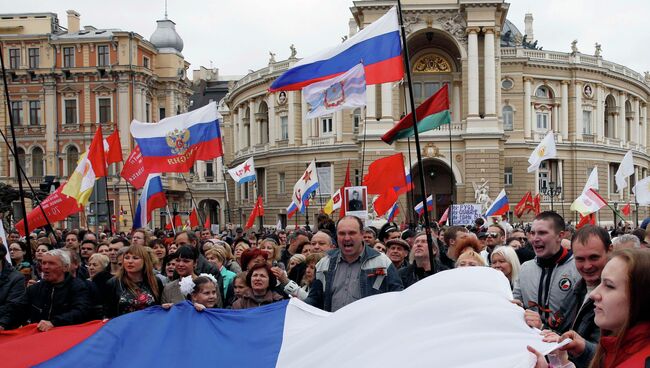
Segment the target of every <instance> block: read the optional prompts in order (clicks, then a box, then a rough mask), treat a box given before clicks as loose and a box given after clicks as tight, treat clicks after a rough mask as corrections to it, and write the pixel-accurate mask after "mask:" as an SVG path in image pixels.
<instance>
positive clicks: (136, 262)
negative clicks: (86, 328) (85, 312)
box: [104, 245, 163, 318]
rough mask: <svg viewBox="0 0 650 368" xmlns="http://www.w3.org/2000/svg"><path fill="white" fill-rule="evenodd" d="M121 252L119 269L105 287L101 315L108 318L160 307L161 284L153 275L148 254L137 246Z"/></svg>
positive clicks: (144, 248)
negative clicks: (154, 306) (105, 292)
mask: <svg viewBox="0 0 650 368" xmlns="http://www.w3.org/2000/svg"><path fill="white" fill-rule="evenodd" d="M122 249H126V251H124V254H123V255H122V256H121V257H120V255H118V259H121V262H122V267H121V268H120V269H119V270H118V271H117V274H116V275H115V277H113V278H112V279H110V280H109V281H108V283H107V285H106V288H107V295H106V299H105V304H104V314H105V315H106V317H108V318H113V317H117V316H121V315H123V314H126V313H130V312H135V311H139V310H142V309H145V308H147V307H150V306H152V305H159V304H160V298H161V294H162V289H163V285H162V281H160V279H158V278H157V277H156V275H155V274H154V272H153V261H152V259H151V256H150V255H149V251H147V249H146V247H143V246H139V245H132V246H130V247H125V248H122ZM122 249H120V251H121V250H122Z"/></svg>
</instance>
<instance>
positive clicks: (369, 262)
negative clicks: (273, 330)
mask: <svg viewBox="0 0 650 368" xmlns="http://www.w3.org/2000/svg"><path fill="white" fill-rule="evenodd" d="M340 259H341V251H340V250H339V249H333V250H330V251H328V252H327V254H326V256H325V257H323V259H321V260H320V261H319V262H318V264H316V276H315V278H314V281H313V282H312V284H311V287H310V289H309V295H308V296H307V298H306V299H305V302H306V303H307V304H311V305H313V306H315V307H317V308H320V309H323V310H326V311H328V312H330V311H331V310H332V293H333V292H332V284H333V282H334V276H335V275H336V270H337V268H338V267H337V266H338V263H339V261H340ZM360 262H361V273H362V274H361V275H360V277H359V280H360V282H361V285H360V287H359V290H360V291H361V297H362V298H365V297H367V296H370V295H375V294H381V293H385V292H389V291H401V290H403V289H404V287H403V286H402V281H401V279H400V277H399V273H398V272H397V269H396V268H395V266H393V264H392V262H391V260H390V259H389V258H388V257H387V256H386V255H385V254H383V253H379V252H377V251H376V250H374V249H372V248H371V247H369V246H367V245H366V246H365V250H364V252H363V254H362V255H361V259H360Z"/></svg>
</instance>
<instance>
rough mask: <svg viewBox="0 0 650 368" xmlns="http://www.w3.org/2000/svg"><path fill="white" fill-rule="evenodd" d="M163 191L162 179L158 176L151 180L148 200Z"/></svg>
mask: <svg viewBox="0 0 650 368" xmlns="http://www.w3.org/2000/svg"><path fill="white" fill-rule="evenodd" d="M162 191H163V186H162V179H161V178H160V176H156V177H154V178H152V179H151V180H149V187H148V188H147V200H149V199H150V198H151V197H153V195H154V194H156V193H161V192H162Z"/></svg>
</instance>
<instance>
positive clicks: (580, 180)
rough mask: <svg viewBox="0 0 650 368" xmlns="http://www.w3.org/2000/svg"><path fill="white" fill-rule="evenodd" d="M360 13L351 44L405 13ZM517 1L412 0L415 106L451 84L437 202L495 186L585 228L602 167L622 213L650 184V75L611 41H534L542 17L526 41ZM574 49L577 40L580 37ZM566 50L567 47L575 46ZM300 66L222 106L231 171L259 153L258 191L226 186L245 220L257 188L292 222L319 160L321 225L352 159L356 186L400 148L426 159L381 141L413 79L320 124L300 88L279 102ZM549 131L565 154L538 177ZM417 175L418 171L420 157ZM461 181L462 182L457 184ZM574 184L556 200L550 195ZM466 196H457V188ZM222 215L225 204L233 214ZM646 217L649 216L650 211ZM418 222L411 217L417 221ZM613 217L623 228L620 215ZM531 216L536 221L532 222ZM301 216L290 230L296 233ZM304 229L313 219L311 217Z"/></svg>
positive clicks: (430, 190) (263, 77)
mask: <svg viewBox="0 0 650 368" xmlns="http://www.w3.org/2000/svg"><path fill="white" fill-rule="evenodd" d="M353 4H354V6H353V7H352V8H351V12H352V16H353V18H352V19H351V20H350V36H351V35H353V34H354V33H355V32H356V31H357V29H359V28H363V27H365V26H367V25H368V24H370V23H372V22H373V21H375V20H377V19H378V18H379V17H381V16H382V15H383V14H385V13H386V11H388V9H389V8H390V7H391V6H393V4H392V3H391V4H387V3H386V2H383V1H375V0H357V1H354V2H353ZM508 7H509V4H508V3H506V2H504V1H490V2H485V1H471V0H467V1H461V2H457V1H449V0H404V1H403V14H404V17H405V26H406V32H407V44H408V52H409V54H410V60H411V65H410V66H409V67H410V68H411V71H412V75H413V88H414V91H413V92H414V98H415V100H416V101H415V102H416V103H420V102H422V101H423V100H424V99H426V98H427V97H429V96H431V95H432V94H433V93H435V92H436V91H437V90H438V89H439V88H440V87H441V86H443V85H444V84H448V85H449V91H450V105H451V106H450V109H451V112H452V123H451V124H450V125H445V126H443V127H441V128H439V129H437V130H434V131H430V132H426V133H424V134H422V135H421V145H422V155H423V158H424V161H423V164H424V173H423V175H424V176H425V182H426V186H427V194H433V195H434V198H435V201H434V212H433V215H434V217H435V218H439V217H440V216H441V215H442V213H443V212H444V211H445V209H446V208H447V206H448V205H449V203H450V202H451V200H453V202H454V203H473V202H475V191H474V185H473V184H475V185H483V184H485V183H487V186H488V187H489V195H490V196H491V197H492V198H494V197H496V195H497V194H498V193H499V191H500V190H501V189H502V188H505V190H506V192H507V195H508V197H509V198H510V202H511V208H514V204H516V202H517V201H518V200H519V199H520V198H522V197H523V195H524V194H525V192H526V191H528V190H530V191H532V192H533V195H534V194H536V193H540V194H542V207H543V208H544V209H550V208H551V207H553V209H555V210H556V211H557V212H559V213H561V214H564V215H565V216H566V217H567V219H571V220H574V219H575V216H576V215H575V214H574V213H571V212H570V211H569V206H570V204H571V202H572V201H573V200H574V199H575V198H576V197H577V196H578V195H579V194H580V192H581V191H582V188H583V186H584V184H585V182H586V180H587V177H588V176H589V174H590V172H591V170H592V169H593V168H594V167H598V171H599V173H600V177H599V187H600V190H599V192H600V193H601V195H602V196H603V197H605V199H607V200H608V201H609V202H610V203H611V204H613V205H617V204H618V205H619V207H620V206H621V205H622V204H624V203H631V204H632V208H633V211H636V208H635V207H636V206H635V204H634V202H635V201H634V195H633V194H632V192H631V188H632V187H633V186H634V184H635V181H636V179H637V178H644V177H645V176H647V175H648V167H649V164H650V157H649V156H648V147H647V142H648V121H647V120H648V116H647V103H648V98H649V97H650V84H649V82H650V80H649V79H648V76H647V75H646V76H644V75H641V74H639V73H638V72H635V71H633V70H630V69H629V68H627V67H625V66H622V65H618V64H615V63H612V62H609V61H606V60H605V59H603V57H602V55H601V53H600V46H599V45H597V46H596V50H595V51H594V52H593V53H592V52H589V53H587V52H581V51H580V50H579V49H578V45H577V43H575V42H574V43H573V44H572V46H571V50H570V51H569V52H559V51H546V50H541V49H539V48H538V47H537V41H534V40H535V38H534V33H533V19H532V15H530V14H529V15H527V16H526V19H525V34H524V33H522V32H520V31H519V30H518V29H517V27H516V26H515V25H514V24H513V23H512V22H510V21H509V20H508V19H507V14H508ZM567 44H568V42H567ZM568 48H569V47H568V45H567V49H568ZM295 62H297V59H296V58H295V50H294V49H292V52H291V56H290V57H289V58H288V59H286V60H282V61H276V60H275V57H274V55H272V58H271V60H269V63H268V66H267V67H265V68H262V69H260V70H257V71H251V72H250V73H249V74H248V75H246V76H245V77H243V78H242V79H240V80H238V81H237V82H235V83H234V84H233V85H232V87H231V89H230V92H229V94H228V95H227V96H226V97H225V99H224V100H223V101H222V104H221V106H222V110H223V114H224V136H225V139H226V147H227V148H226V156H225V162H226V164H227V166H228V167H232V166H234V165H237V164H239V163H241V162H243V161H244V160H245V159H247V158H249V157H250V156H254V157H255V167H256V170H257V175H258V181H257V183H256V185H243V186H240V187H237V186H235V185H234V184H232V181H231V180H227V183H228V191H229V193H230V200H229V204H230V209H231V211H234V212H235V213H236V214H237V216H233V217H234V218H238V219H239V221H238V220H233V222H243V221H245V219H244V217H245V216H246V215H247V214H248V213H249V212H250V210H251V208H252V206H253V204H254V201H255V198H256V193H259V194H261V195H263V196H264V198H265V202H264V207H265V218H264V222H265V224H266V225H268V226H272V225H274V224H275V223H277V222H278V220H280V221H282V222H283V224H286V223H287V222H286V207H287V206H288V204H289V203H290V200H291V199H290V197H291V193H292V188H293V185H294V183H295V182H296V181H297V180H298V178H299V176H300V175H302V173H303V171H304V169H305V167H306V165H307V164H308V163H309V162H310V161H311V160H313V159H316V161H317V165H318V175H319V181H320V183H321V191H320V193H319V194H321V195H319V196H316V198H315V199H314V200H313V201H312V202H311V209H310V210H309V212H310V213H309V217H308V218H309V222H310V223H312V224H313V223H314V220H315V217H314V215H315V214H316V213H317V212H318V210H319V208H320V206H321V205H320V203H322V204H323V205H324V204H325V202H326V201H327V199H328V198H329V196H330V195H331V193H332V192H333V191H335V190H336V188H337V187H339V186H341V185H342V183H343V179H344V176H345V170H346V167H347V164H348V162H350V167H351V170H350V171H351V177H352V183H353V184H358V183H360V182H361V178H362V175H363V173H365V172H367V167H368V165H369V163H371V162H372V161H374V160H375V159H377V158H380V157H384V156H387V155H390V154H393V153H396V152H403V153H404V154H405V156H406V157H408V156H409V149H410V151H411V152H410V153H411V156H412V157H415V151H414V150H415V147H414V145H413V144H411V146H410V148H409V144H408V141H407V140H400V141H398V142H396V143H395V144H393V145H390V146H389V145H387V144H385V143H384V142H383V141H381V140H380V137H381V135H383V134H384V133H385V132H386V131H387V130H389V129H390V128H391V127H392V126H393V125H394V124H395V123H396V122H397V121H398V120H399V118H400V116H402V115H403V114H404V113H405V112H406V111H408V110H410V109H407V107H406V106H408V105H407V103H406V102H407V101H408V91H406V90H405V87H404V85H403V84H401V83H387V84H382V85H374V86H368V88H367V107H366V108H364V109H357V110H354V111H349V110H346V111H343V112H338V113H335V114H333V115H332V116H328V117H324V118H320V119H307V118H306V112H307V106H306V103H305V101H304V99H303V98H302V96H301V93H300V92H299V91H296V92H286V93H285V92H280V93H269V92H268V91H267V90H268V87H269V86H270V84H271V83H272V81H273V80H274V79H275V78H277V77H278V76H279V75H280V74H281V73H282V72H284V71H285V70H287V69H288V68H289V67H290V66H291V65H293V64H294V63H295ZM548 131H553V133H554V135H555V139H556V142H557V149H558V155H557V159H555V160H550V161H545V162H544V163H543V164H542V165H541V167H540V168H539V170H537V171H536V172H534V173H528V172H527V170H526V169H527V167H528V162H527V160H528V157H529V156H530V154H531V152H532V151H533V149H534V148H535V147H536V146H537V144H538V143H539V142H540V140H541V138H543V137H544V135H545V134H546V133H547V132H548ZM628 150H632V151H633V153H634V165H635V174H634V175H633V176H632V177H630V178H629V179H628V188H626V189H625V190H624V191H623V193H617V192H616V188H615V184H614V183H615V182H614V173H615V172H616V170H617V168H618V164H619V163H620V161H621V159H622V158H623V156H624V155H625V153H626V152H627V151H628ZM411 165H412V168H411V173H412V176H413V181H414V183H418V180H419V175H422V174H421V173H420V172H419V170H418V169H417V166H416V163H415V159H413V161H412V163H411ZM452 183H453V184H452ZM557 187H560V188H561V193H560V194H559V195H555V196H552V195H550V193H551V191H550V189H551V188H555V189H556V190H555V191H556V192H557ZM452 188H453V190H452ZM414 194H415V200H414V199H413V198H412V197H411V196H402V197H401V199H400V205H401V208H402V211H401V215H400V217H399V219H398V221H409V220H411V219H412V216H413V215H414V213H413V211H412V210H411V209H412V208H413V206H414V202H418V201H420V200H421V196H420V194H419V188H417V187H416V190H415V191H414ZM222 208H224V207H223V206H222ZM646 214H647V211H646V209H645V208H643V207H642V208H640V209H639V217H644V216H646ZM405 216H406V217H405ZM599 216H600V219H601V220H603V221H612V219H613V215H612V212H611V211H606V210H603V211H601V212H600V215H599ZM523 220H530V217H524V219H523ZM293 221H294V220H293V219H292V220H291V221H289V223H290V224H293ZM296 222H297V223H300V224H304V223H305V217H304V216H303V215H300V216H298V218H297V219H296Z"/></svg>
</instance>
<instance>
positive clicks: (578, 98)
mask: <svg viewBox="0 0 650 368" xmlns="http://www.w3.org/2000/svg"><path fill="white" fill-rule="evenodd" d="M573 93H574V94H575V101H574V102H575V105H574V110H575V127H576V135H575V138H574V140H576V141H577V140H582V132H584V131H585V127H584V126H583V121H582V84H581V83H580V82H577V81H576V82H575V85H574V92H573ZM586 123H587V124H590V122H586ZM587 131H588V132H591V130H587Z"/></svg>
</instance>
